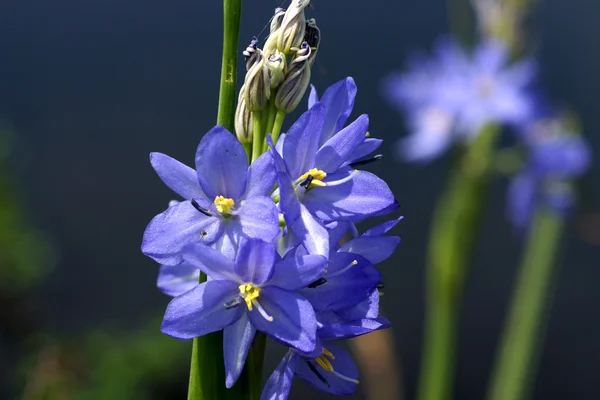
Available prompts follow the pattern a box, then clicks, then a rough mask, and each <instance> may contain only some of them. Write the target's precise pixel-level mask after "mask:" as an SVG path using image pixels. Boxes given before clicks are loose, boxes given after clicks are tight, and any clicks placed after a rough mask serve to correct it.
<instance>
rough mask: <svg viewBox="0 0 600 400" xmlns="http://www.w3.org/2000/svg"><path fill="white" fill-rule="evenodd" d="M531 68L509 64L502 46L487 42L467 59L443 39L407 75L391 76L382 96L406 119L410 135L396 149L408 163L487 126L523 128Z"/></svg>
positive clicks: (527, 114) (529, 99)
mask: <svg viewBox="0 0 600 400" xmlns="http://www.w3.org/2000/svg"><path fill="white" fill-rule="evenodd" d="M535 69H536V68H535V65H534V63H533V62H531V61H529V60H525V61H521V62H519V63H517V64H513V65H509V59H508V52H507V49H506V48H505V46H503V45H502V44H501V43H500V42H496V41H492V40H486V41H484V42H482V43H480V44H479V45H478V46H477V47H476V48H475V49H474V51H473V54H472V56H469V55H468V54H467V53H466V52H465V51H464V50H463V49H462V48H461V47H460V46H459V45H458V44H457V43H456V42H455V41H453V40H451V39H444V40H442V41H440V42H439V43H438V44H437V46H436V48H435V55H434V57H432V58H428V57H425V56H416V57H414V59H413V60H412V63H411V65H410V71H409V72H407V73H404V74H395V75H392V76H390V77H389V78H387V79H386V81H385V82H384V95H385V97H386V98H387V99H388V100H389V101H390V103H391V104H392V105H393V106H395V107H398V108H399V109H400V110H401V111H403V112H404V113H405V114H406V115H407V121H408V125H409V130H410V132H411V134H410V136H409V137H408V138H406V139H405V140H402V141H401V142H400V145H399V152H400V155H401V156H402V157H403V158H405V159H407V160H410V161H429V160H431V159H433V158H435V157H438V156H439V155H441V154H442V153H443V152H445V151H446V150H447V149H448V148H449V147H450V146H451V145H452V144H453V143H454V142H455V141H468V140H472V139H473V138H475V137H476V136H477V134H478V133H479V132H480V131H481V130H482V128H483V127H484V126H485V125H487V124H511V125H514V124H521V123H522V122H524V121H526V120H527V119H528V118H529V117H530V115H531V113H532V109H533V101H532V95H531V93H530V91H529V90H528V86H529V85H530V84H531V82H532V80H533V77H534V73H535Z"/></svg>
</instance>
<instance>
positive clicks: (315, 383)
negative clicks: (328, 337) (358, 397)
mask: <svg viewBox="0 0 600 400" xmlns="http://www.w3.org/2000/svg"><path fill="white" fill-rule="evenodd" d="M327 350H329V351H330V352H331V353H332V354H333V355H334V356H335V359H334V360H330V361H331V365H332V366H333V369H334V370H335V372H337V373H339V374H341V375H344V376H346V377H348V378H350V379H355V380H358V369H357V368H356V365H355V364H354V361H353V360H352V357H351V356H350V354H348V352H347V351H346V350H344V349H342V348H340V347H337V346H334V345H330V344H328V345H327ZM303 361H304V360H303ZM306 361H309V362H311V363H312V364H313V366H315V367H316V368H317V370H318V371H319V373H321V375H322V376H323V377H324V378H325V379H326V380H327V383H328V384H329V386H327V385H326V384H325V383H323V382H321V380H320V379H319V378H318V377H317V376H316V375H315V373H314V372H313V371H312V370H311V369H310V368H309V367H308V365H307V364H306V362H302V361H299V362H298V365H297V367H296V375H298V376H299V377H300V378H302V379H304V380H305V381H306V382H307V383H308V384H309V385H311V386H312V387H314V388H315V389H317V390H320V391H323V392H326V393H332V394H335V395H340V396H347V395H350V394H352V393H354V392H355V391H356V386H357V385H356V383H353V382H348V381H345V380H343V379H340V378H339V377H337V376H335V375H334V374H332V373H331V372H328V371H325V370H324V369H323V368H321V367H320V366H319V365H318V364H317V363H316V362H315V361H314V360H306Z"/></svg>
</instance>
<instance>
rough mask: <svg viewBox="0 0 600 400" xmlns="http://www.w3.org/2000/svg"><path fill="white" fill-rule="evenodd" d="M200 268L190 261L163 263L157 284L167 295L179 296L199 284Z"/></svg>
mask: <svg viewBox="0 0 600 400" xmlns="http://www.w3.org/2000/svg"><path fill="white" fill-rule="evenodd" d="M199 279H200V270H199V269H198V268H196V267H194V266H193V265H191V264H188V263H181V264H177V265H161V266H160V270H159V271H158V280H157V282H156V286H157V287H158V288H159V289H160V291H161V292H163V293H164V294H166V295H169V296H171V297H175V296H179V295H180V294H183V293H185V292H187V291H188V290H192V289H193V288H195V287H196V286H197V285H198V281H199Z"/></svg>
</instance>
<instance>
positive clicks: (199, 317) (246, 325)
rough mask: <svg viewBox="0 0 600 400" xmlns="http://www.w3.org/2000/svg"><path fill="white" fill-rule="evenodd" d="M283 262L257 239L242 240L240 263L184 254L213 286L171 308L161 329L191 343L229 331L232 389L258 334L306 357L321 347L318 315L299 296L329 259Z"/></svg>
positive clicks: (200, 248)
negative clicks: (267, 336)
mask: <svg viewBox="0 0 600 400" xmlns="http://www.w3.org/2000/svg"><path fill="white" fill-rule="evenodd" d="M278 258H279V256H278V255H277V253H276V251H275V246H274V245H273V244H270V243H266V242H264V241H262V240H257V239H241V241H240V244H239V250H238V253H237V256H236V258H235V261H233V260H231V259H229V258H228V257H226V256H224V255H223V254H221V253H220V252H219V251H217V250H215V249H212V248H210V247H208V246H205V245H202V244H199V243H194V244H190V245H188V246H186V247H185V249H184V251H183V259H184V260H185V262H186V263H188V264H190V265H193V266H194V267H196V268H198V269H200V270H201V271H202V272H204V273H205V274H206V275H207V276H208V277H209V281H207V282H204V283H201V284H199V285H197V286H196V287H195V288H194V289H192V290H190V291H187V292H185V293H184V294H182V295H180V296H177V297H175V298H174V299H173V300H172V301H171V302H170V303H169V306H168V307H167V311H166V313H165V317H164V320H163V323H162V326H161V330H162V331H163V333H165V334H167V335H169V336H173V337H175V338H178V339H191V338H194V337H198V336H203V335H206V334H208V333H211V332H215V331H219V330H221V329H224V334H223V353H224V358H225V371H226V385H227V387H231V386H233V384H234V383H235V381H236V380H237V378H238V377H239V375H240V373H241V371H242V368H243V366H244V363H245V361H246V356H247V353H248V349H249V346H250V344H251V343H252V340H253V338H254V334H255V332H256V330H257V329H258V330H260V331H263V332H265V333H266V334H268V335H269V336H271V337H272V338H274V339H275V340H277V341H279V342H281V343H284V344H286V345H288V346H291V347H294V348H296V349H298V350H299V351H302V352H311V351H313V350H314V348H315V346H316V329H317V321H316V317H315V313H314V311H313V308H312V306H311V304H310V303H309V301H308V300H306V299H305V298H303V297H302V296H300V295H298V294H296V293H294V291H295V290H298V289H300V288H302V287H305V286H307V285H309V284H311V283H312V282H314V281H315V280H316V279H317V278H318V277H319V276H320V275H321V274H322V272H323V268H324V267H325V264H326V262H327V260H326V259H325V258H324V257H322V256H318V255H306V256H301V257H289V258H287V259H285V260H281V261H278Z"/></svg>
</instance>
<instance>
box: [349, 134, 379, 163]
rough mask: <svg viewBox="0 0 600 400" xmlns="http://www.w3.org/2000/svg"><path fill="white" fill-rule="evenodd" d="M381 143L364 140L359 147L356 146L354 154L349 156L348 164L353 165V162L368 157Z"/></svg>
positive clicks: (369, 139)
mask: <svg viewBox="0 0 600 400" xmlns="http://www.w3.org/2000/svg"><path fill="white" fill-rule="evenodd" d="M382 143H383V140H381V139H376V138H366V139H365V141H364V142H362V143H361V145H360V146H358V149H356V151H355V152H354V154H352V156H350V159H349V160H348V163H353V162H355V161H358V160H360V159H361V158H363V157H366V156H368V155H369V154H371V153H372V152H374V151H375V150H377V149H378V148H379V146H381V144H382Z"/></svg>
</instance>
